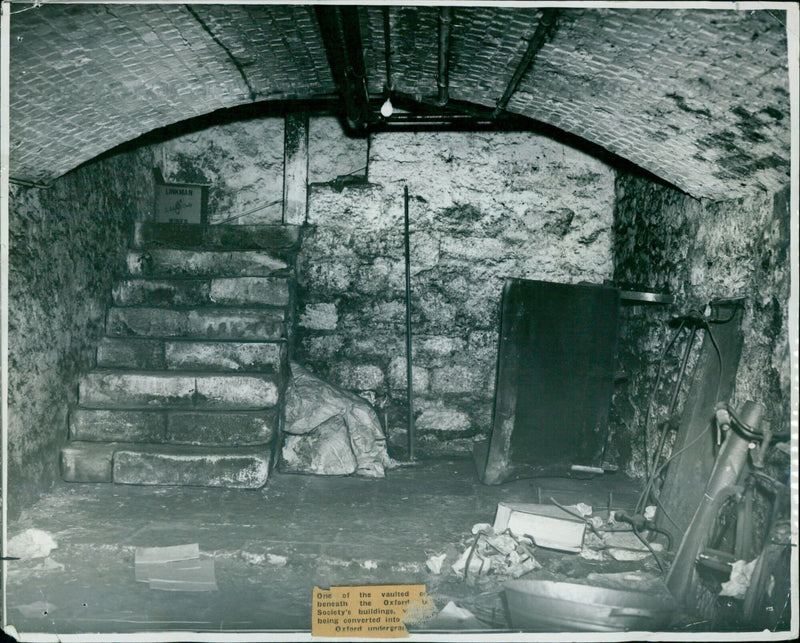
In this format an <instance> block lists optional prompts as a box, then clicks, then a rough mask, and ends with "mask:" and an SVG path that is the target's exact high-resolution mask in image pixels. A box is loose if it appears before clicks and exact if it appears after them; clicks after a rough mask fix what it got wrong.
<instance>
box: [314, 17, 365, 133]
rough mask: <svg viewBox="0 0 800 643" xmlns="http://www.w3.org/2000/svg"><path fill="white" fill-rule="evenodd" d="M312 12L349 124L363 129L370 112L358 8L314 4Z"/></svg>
mask: <svg viewBox="0 0 800 643" xmlns="http://www.w3.org/2000/svg"><path fill="white" fill-rule="evenodd" d="M314 10H315V12H316V15H317V22H318V23H319V28H320V33H321V35H322V41H323V44H324V45H325V52H326V54H327V56H328V64H329V65H330V68H331V75H332V76H333V81H334V83H335V84H336V87H337V89H338V91H339V94H340V96H341V98H342V100H343V102H344V109H345V116H346V118H347V121H348V125H350V126H351V127H353V128H354V129H357V130H360V129H363V128H364V127H365V125H366V124H367V123H368V122H369V120H370V114H371V112H370V106H369V95H368V93H367V82H366V68H365V66H364V51H363V47H362V43H361V28H360V24H359V19H358V8H357V7H354V6H345V7H335V6H331V5H316V6H315V7H314Z"/></svg>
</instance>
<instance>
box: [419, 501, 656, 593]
mask: <svg viewBox="0 0 800 643" xmlns="http://www.w3.org/2000/svg"><path fill="white" fill-rule="evenodd" d="M592 513H593V512H592V508H591V507H589V506H588V505H584V504H578V505H574V506H571V507H562V506H558V507H556V506H549V505H535V504H507V503H500V505H498V509H497V514H496V516H495V521H494V524H493V525H490V524H488V523H478V524H476V525H474V526H473V527H472V530H471V533H470V534H466V535H464V536H463V537H462V538H461V539H460V542H459V544H458V545H457V546H456V548H455V549H453V548H451V549H450V551H445V552H443V553H440V554H437V555H434V556H431V557H430V558H428V561H427V567H428V570H429V571H430V572H431V573H433V574H442V573H447V572H448V571H449V572H452V574H454V575H456V576H459V577H462V578H463V579H466V580H469V579H470V577H473V578H474V577H476V576H493V577H496V578H497V580H503V579H504V578H519V577H520V576H523V575H524V574H527V573H528V572H531V571H534V570H537V569H541V568H542V565H541V564H540V562H539V561H537V559H536V555H538V554H537V552H541V551H545V550H550V551H555V552H558V551H561V552H564V553H569V554H573V555H574V554H578V557H579V558H581V559H584V560H588V561H620V562H622V561H643V560H645V559H649V558H652V557H653V556H654V552H658V551H661V550H663V546H662V545H660V544H659V543H648V544H645V543H644V542H643V541H642V539H641V538H642V537H643V536H644V534H639V535H637V534H636V533H634V532H633V531H632V529H631V528H630V525H627V524H626V523H622V522H619V521H617V520H616V519H615V514H614V512H611V513H610V514H608V515H592ZM603 513H605V512H603ZM559 522H560V523H561V525H560V526H559ZM531 534H534V535H531ZM543 543H544V544H543ZM458 552H460V553H458Z"/></svg>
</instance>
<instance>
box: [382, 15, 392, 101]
mask: <svg viewBox="0 0 800 643" xmlns="http://www.w3.org/2000/svg"><path fill="white" fill-rule="evenodd" d="M382 13H383V59H384V62H385V63H386V91H387V92H391V91H392V41H391V26H390V24H389V7H388V6H386V5H384V6H383V7H382Z"/></svg>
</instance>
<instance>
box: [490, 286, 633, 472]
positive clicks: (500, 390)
mask: <svg viewBox="0 0 800 643" xmlns="http://www.w3.org/2000/svg"><path fill="white" fill-rule="evenodd" d="M618 308H619V291H617V290H616V289H615V288H611V287H607V286H598V285H590V284H578V285H573V284H557V283H550V282H543V281H528V280H522V279H511V280H508V281H507V282H506V285H505V288H504V292H503V308H502V318H501V331H500V347H499V352H498V366H497V388H496V393H495V408H494V415H493V421H492V437H491V441H490V445H489V453H488V456H487V460H486V470H485V472H484V482H486V483H488V484H496V483H499V482H502V481H503V480H505V479H507V478H509V477H511V476H513V475H514V470H515V469H518V468H519V467H520V466H522V467H536V468H540V469H550V468H565V467H568V465H569V464H589V463H590V462H591V460H592V459H593V458H594V456H596V455H597V453H598V452H599V451H600V449H601V448H602V442H603V438H604V436H605V432H606V425H607V421H608V412H609V407H610V404H611V396H612V393H613V368H614V352H615V350H616V339H617V317H618V314H617V313H618Z"/></svg>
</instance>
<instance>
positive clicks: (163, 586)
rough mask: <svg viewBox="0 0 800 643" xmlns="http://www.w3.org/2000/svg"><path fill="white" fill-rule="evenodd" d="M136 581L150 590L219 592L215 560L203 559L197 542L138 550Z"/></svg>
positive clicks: (135, 559)
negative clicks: (144, 584) (147, 584)
mask: <svg viewBox="0 0 800 643" xmlns="http://www.w3.org/2000/svg"><path fill="white" fill-rule="evenodd" d="M134 573H135V575H136V580H137V581H138V582H141V583H149V585H150V589H159V590H164V591H180V592H210V591H216V590H217V581H216V578H215V574H214V559H213V558H201V557H200V547H199V545H198V544H197V543H192V544H188V545H175V546H172V547H137V548H136V554H135V557H134Z"/></svg>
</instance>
